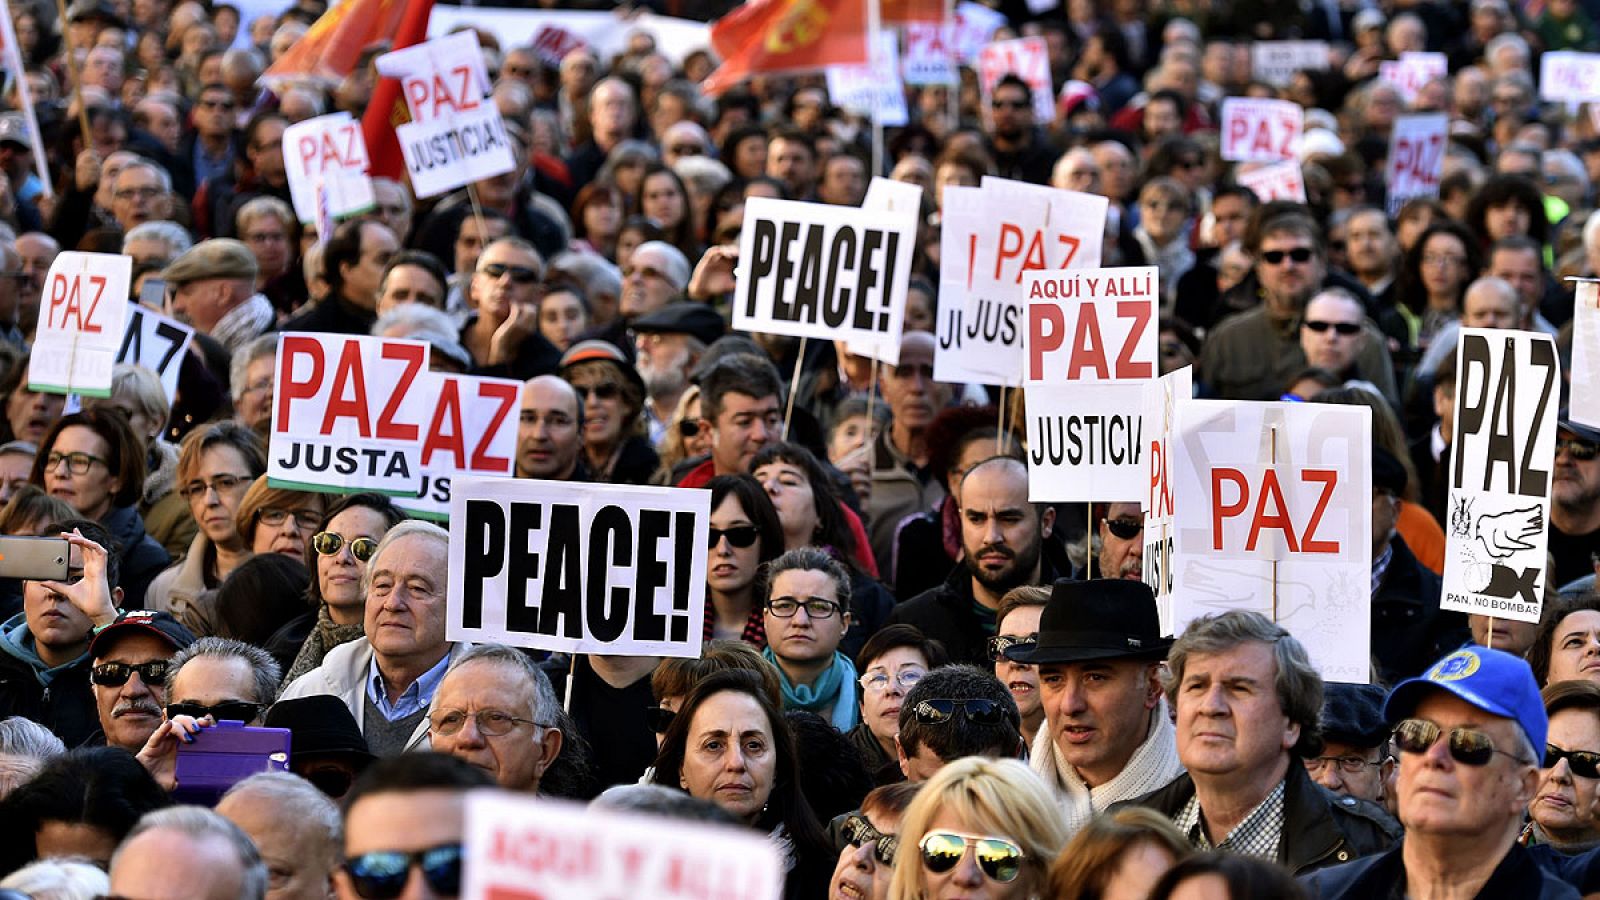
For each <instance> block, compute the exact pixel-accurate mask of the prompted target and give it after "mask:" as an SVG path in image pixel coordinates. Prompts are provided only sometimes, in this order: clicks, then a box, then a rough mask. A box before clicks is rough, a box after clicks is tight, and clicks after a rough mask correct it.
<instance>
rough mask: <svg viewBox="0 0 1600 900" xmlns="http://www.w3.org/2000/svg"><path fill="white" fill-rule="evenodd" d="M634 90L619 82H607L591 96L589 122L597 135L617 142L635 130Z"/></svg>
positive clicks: (609, 141)
mask: <svg viewBox="0 0 1600 900" xmlns="http://www.w3.org/2000/svg"><path fill="white" fill-rule="evenodd" d="M633 117H634V105H633V92H632V91H630V90H628V89H627V88H626V87H624V86H623V85H622V84H620V83H617V82H607V83H606V84H603V85H601V86H600V87H599V89H597V90H596V91H595V92H594V93H593V94H591V95H590V96H589V124H590V126H591V127H593V128H594V133H595V137H596V138H597V139H601V140H603V141H606V142H608V143H615V142H616V141H620V140H622V139H623V138H625V137H627V136H628V133H629V132H631V131H632V130H633Z"/></svg>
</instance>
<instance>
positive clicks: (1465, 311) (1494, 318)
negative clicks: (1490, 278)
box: [1461, 285, 1521, 328]
mask: <svg viewBox="0 0 1600 900" xmlns="http://www.w3.org/2000/svg"><path fill="white" fill-rule="evenodd" d="M1520 318H1521V316H1520V310H1519V309H1518V308H1517V298H1516V297H1515V296H1513V295H1511V294H1509V293H1507V292H1506V291H1503V290H1500V289H1499V288H1498V287H1494V286H1489V285H1476V286H1474V287H1470V288H1467V294H1466V296H1465V297H1463V298H1462V300H1461V324H1462V326H1464V327H1466V328H1515V327H1517V321H1518V320H1519V319H1520Z"/></svg>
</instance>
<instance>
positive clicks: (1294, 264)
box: [1256, 231, 1325, 311]
mask: <svg viewBox="0 0 1600 900" xmlns="http://www.w3.org/2000/svg"><path fill="white" fill-rule="evenodd" d="M1307 253H1309V254H1310V256H1309V257H1308V258H1305V259H1304V260H1303V261H1302V260H1300V259H1296V258H1295V256H1296V255H1299V256H1302V257H1305V256H1306V254H1307ZM1269 254H1271V255H1269ZM1278 254H1282V256H1281V257H1278ZM1274 258H1277V259H1278V261H1277V262H1272V261H1271V260H1272V259H1274ZM1324 274H1325V273H1324V268H1323V262H1322V256H1321V254H1320V253H1319V252H1318V251H1317V245H1316V242H1315V241H1314V240H1312V238H1311V236H1310V235H1307V234H1299V233H1296V232H1292V231H1290V232H1274V233H1272V234H1269V235H1266V236H1265V237H1263V238H1262V239H1261V252H1260V253H1258V254H1257V255H1256V277H1257V278H1258V279H1260V281H1261V288H1262V290H1263V291H1264V292H1265V293H1266V299H1267V305H1268V308H1269V309H1276V310H1279V311H1284V310H1297V309H1299V308H1301V307H1302V306H1304V305H1305V302H1306V301H1307V300H1310V299H1311V295H1312V293H1314V292H1315V291H1316V289H1317V286H1318V285H1320V284H1322V276H1323V275H1324Z"/></svg>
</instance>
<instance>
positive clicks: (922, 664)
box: [861, 647, 929, 747]
mask: <svg viewBox="0 0 1600 900" xmlns="http://www.w3.org/2000/svg"><path fill="white" fill-rule="evenodd" d="M928 668H929V666H928V658H927V657H926V656H923V655H922V651H921V650H919V649H917V648H916V647H893V648H891V649H889V650H888V651H887V652H885V653H884V654H883V655H882V656H879V657H878V658H876V659H873V660H869V661H868V662H867V667H866V671H865V672H863V673H862V684H863V687H862V690H861V721H863V722H865V723H867V730H869V731H871V732H872V734H873V736H874V737H876V738H877V739H878V742H879V743H881V744H883V745H884V746H886V747H891V746H892V745H893V741H894V737H895V735H896V734H899V733H900V707H901V706H902V705H904V704H905V699H906V694H907V692H909V691H910V690H911V687H912V685H913V684H915V683H916V682H917V681H918V680H920V679H921V678H922V676H924V675H926V674H928ZM880 676H881V677H882V679H883V681H882V682H881V683H879V682H878V681H877V679H878V678H879V677H880ZM902 679H903V680H904V681H905V683H904V684H901V680H902Z"/></svg>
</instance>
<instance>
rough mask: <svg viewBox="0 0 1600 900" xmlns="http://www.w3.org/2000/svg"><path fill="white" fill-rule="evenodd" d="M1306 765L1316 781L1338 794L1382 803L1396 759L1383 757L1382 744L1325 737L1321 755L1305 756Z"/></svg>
mask: <svg viewBox="0 0 1600 900" xmlns="http://www.w3.org/2000/svg"><path fill="white" fill-rule="evenodd" d="M1305 766H1306V771H1307V772H1308V773H1310V775H1311V779H1312V780H1313V781H1315V782H1316V783H1317V784H1320V785H1322V786H1323V787H1325V788H1327V789H1328V790H1330V791H1333V792H1334V793H1336V794H1346V795H1348V796H1351V797H1355V798H1357V799H1360V800H1371V801H1372V802H1373V803H1382V802H1383V789H1384V785H1385V784H1386V783H1387V782H1388V780H1389V774H1390V772H1391V771H1392V770H1393V768H1394V762H1393V761H1392V760H1385V759H1384V758H1383V749H1382V748H1381V747H1358V746H1356V745H1355V744H1349V743H1346V742H1344V741H1335V740H1329V739H1324V740H1323V747H1322V755H1321V756H1320V757H1318V758H1316V759H1307V760H1305ZM1346 767H1348V769H1347V768H1346Z"/></svg>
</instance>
